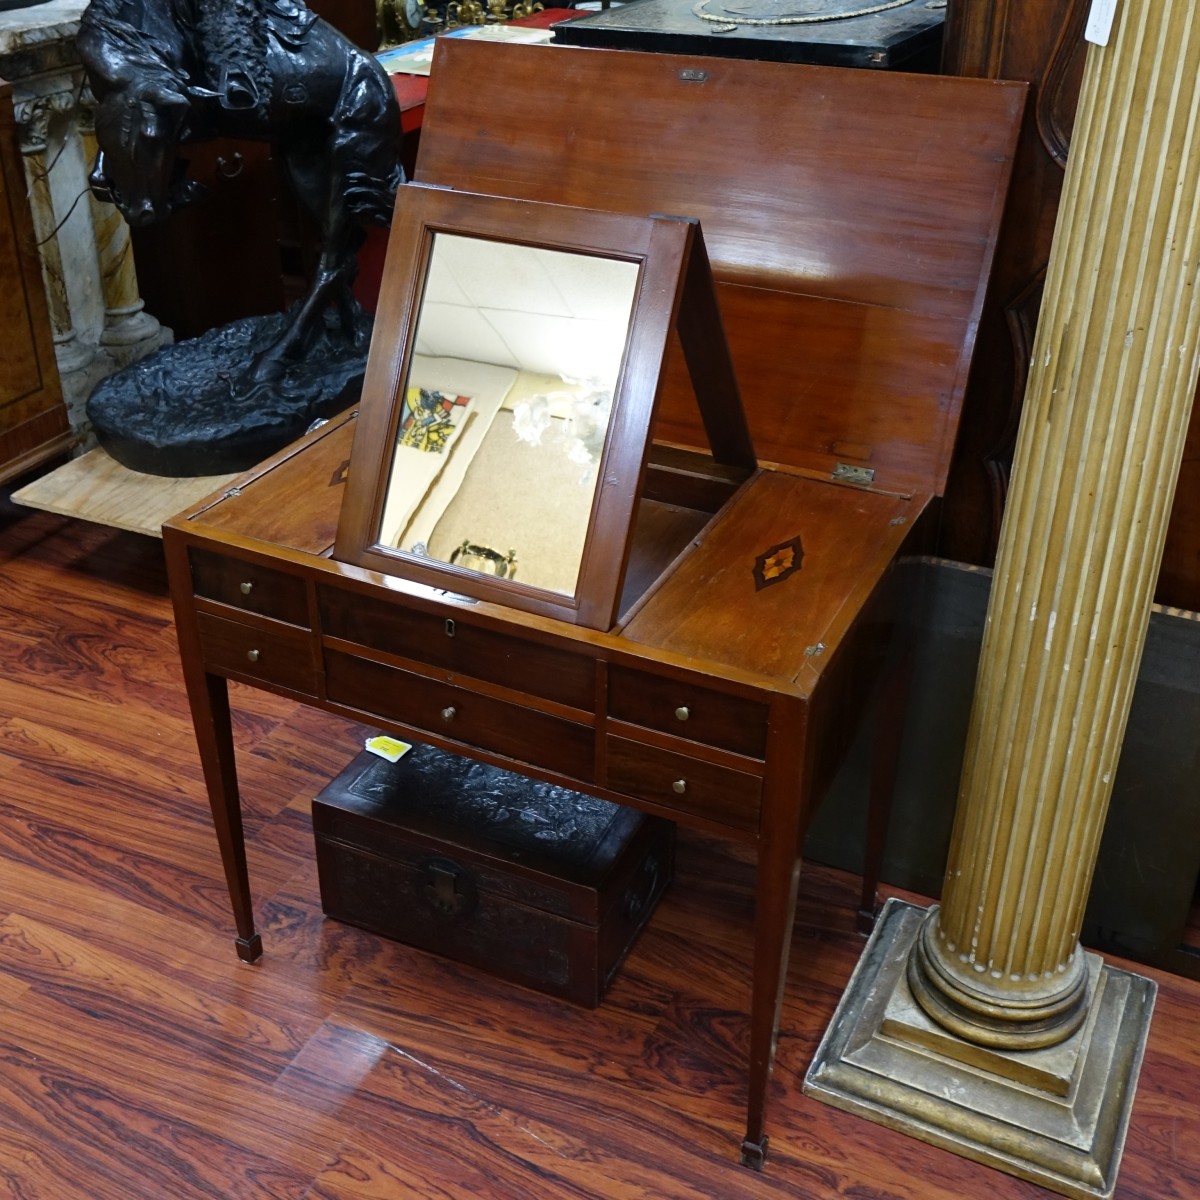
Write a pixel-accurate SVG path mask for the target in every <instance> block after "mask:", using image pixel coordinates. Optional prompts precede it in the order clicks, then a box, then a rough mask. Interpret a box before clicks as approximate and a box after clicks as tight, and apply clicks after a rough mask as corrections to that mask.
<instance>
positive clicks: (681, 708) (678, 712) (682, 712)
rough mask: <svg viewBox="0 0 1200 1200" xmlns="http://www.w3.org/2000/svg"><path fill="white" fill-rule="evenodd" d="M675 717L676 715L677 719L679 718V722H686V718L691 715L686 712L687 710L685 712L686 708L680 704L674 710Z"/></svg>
mask: <svg viewBox="0 0 1200 1200" xmlns="http://www.w3.org/2000/svg"><path fill="white" fill-rule="evenodd" d="M675 715H676V716H677V717H678V718H679V719H680V720H681V721H686V720H687V719H688V717H690V716H691V715H692V714H691V713H690V712H688V710H687V706H686V705H684V704H681V705H680V706H679V707H678V708H677V709H676V710H675Z"/></svg>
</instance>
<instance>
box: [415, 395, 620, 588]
mask: <svg viewBox="0 0 1200 1200" xmlns="http://www.w3.org/2000/svg"><path fill="white" fill-rule="evenodd" d="M551 424H552V428H550V429H547V430H546V432H545V433H544V434H543V435H542V443H541V444H540V445H538V446H531V445H529V443H528V442H523V441H521V440H520V439H519V438H518V437H517V435H516V434H515V433H514V432H513V415H512V413H511V412H508V411H504V412H501V413H499V414H498V415H497V417H496V419H495V421H494V422H493V423H492V427H491V429H490V430H489V431H488V435H487V437H485V438H484V439H483V442H482V444H481V445H480V447H479V450H478V452H477V453H476V455H475V459H474V461H473V462H472V464H471V470H470V471H469V472H467V476H466V478H465V479H464V481H463V484H462V486H461V487H460V488H459V490H458V494H457V495H456V496H455V498H454V499H453V500H452V501H451V502H450V503H449V504H448V505H447V506H446V511H445V512H444V513H443V515H442V518H441V520H440V521H438V523H437V526H436V527H435V528H434V531H433V536H432V537H431V538H430V540H429V553H430V554H431V555H432V556H433V557H434V558H438V559H441V560H442V561H446V560H448V559H449V557H450V554H451V553H452V552H453V550H454V549H455V547H457V546H460V545H461V544H462V543H463V542H464V541H470V542H473V543H474V544H475V545H477V546H489V547H491V549H493V550H497V551H499V552H500V553H501V554H507V553H508V552H509V550H515V551H516V553H517V571H516V578H517V580H518V581H520V582H521V583H528V584H530V585H531V586H533V587H540V588H547V589H549V590H550V591H554V592H562V593H565V594H566V595H573V594H574V592H575V582H576V579H577V577H578V575H579V560H580V557H581V556H582V554H583V542H584V538H585V536H586V535H587V526H588V518H589V517H590V516H591V510H592V496H593V494H594V492H595V487H596V472H597V467H598V464H597V463H591V464H589V465H587V466H580V465H579V464H578V463H574V462H572V461H571V460H570V459H569V458H568V457H567V453H566V446H567V442H566V439H565V438H564V437H563V436H562V433H561V429H562V426H563V424H564V422H563V421H562V420H559V419H557V418H556V419H555V420H554V421H553V422H552V423H551Z"/></svg>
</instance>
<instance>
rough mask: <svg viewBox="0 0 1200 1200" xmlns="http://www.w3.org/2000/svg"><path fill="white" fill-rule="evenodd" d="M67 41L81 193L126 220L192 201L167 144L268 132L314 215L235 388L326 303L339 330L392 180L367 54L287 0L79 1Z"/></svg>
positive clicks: (384, 83)
mask: <svg viewBox="0 0 1200 1200" xmlns="http://www.w3.org/2000/svg"><path fill="white" fill-rule="evenodd" d="M77 45H78V49H79V53H80V57H81V59H82V61H83V64H84V67H85V69H86V71H87V75H88V79H89V82H90V84H91V87H92V90H93V92H94V93H95V96H96V99H97V102H98V106H97V111H96V139H97V143H98V145H99V147H100V153H99V155H98V158H97V162H96V165H95V168H94V169H93V172H92V185H93V190H95V191H96V192H97V193H98V194H99V195H101V196H103V197H104V198H106V199H111V200H112V201H113V202H114V203H115V204H116V205H117V207H118V208H119V209H120V211H121V212H122V214H123V215H124V216H125V218H126V219H127V220H128V222H129V224H130V225H131V226H134V227H137V226H140V225H145V224H147V223H149V222H151V221H157V220H160V219H162V218H163V217H166V216H168V215H169V214H170V213H171V212H172V211H174V210H175V209H177V208H179V207H181V206H182V205H185V204H189V203H192V202H193V201H195V200H196V199H198V198H199V196H200V195H201V194H202V192H203V189H202V188H201V187H200V186H199V185H198V184H196V183H195V182H194V181H191V180H188V179H186V178H185V177H184V175H183V172H182V171H181V166H182V163H181V160H180V159H179V158H178V156H177V150H178V148H179V147H180V146H182V145H183V144H185V143H188V142H194V141H200V140H205V139H209V138H213V137H216V136H222V135H223V136H230V137H237V138H249V139H267V140H269V141H271V142H272V143H273V147H274V152H275V154H276V155H277V156H278V157H279V159H280V160H281V161H282V163H283V165H284V168H285V169H286V171H287V174H288V177H289V180H290V182H291V185H292V187H293V188H294V190H295V192H296V195H297V197H298V198H299V200H300V202H301V203H302V204H303V205H304V207H305V208H306V209H307V210H308V211H309V212H310V213H311V214H312V216H313V217H314V219H315V220H316V222H317V225H318V228H319V232H320V239H321V254H320V260H319V263H318V265H317V269H316V272H315V275H314V278H313V281H312V284H311V286H310V288H309V290H308V293H307V294H306V296H305V297H304V299H303V301H302V302H301V303H300V304H299V305H298V307H297V308H296V310H295V311H294V313H293V314H292V315H291V316H290V317H289V319H288V321H287V323H286V324H285V326H284V327H283V329H282V331H281V332H280V333H279V334H278V335H277V336H276V337H275V340H274V341H273V343H272V344H271V345H269V346H267V347H265V348H263V349H260V350H259V351H258V352H257V353H256V355H255V356H254V361H253V363H252V364H250V365H249V368H248V370H247V372H246V375H245V386H247V387H250V388H254V387H256V386H258V385H262V384H267V383H270V382H272V381H275V380H278V379H279V378H280V377H281V376H282V375H283V374H284V373H285V371H287V370H288V369H289V367H290V366H292V365H294V364H295V363H297V362H298V361H300V360H302V359H303V358H304V355H305V353H306V352H307V351H308V350H309V349H310V347H311V345H312V343H313V339H314V337H315V336H316V333H317V331H318V329H319V327H320V326H321V325H322V323H323V322H324V321H325V314H326V310H327V309H329V307H330V306H331V305H333V306H334V308H335V310H336V311H337V312H338V313H339V314H340V316H341V322H342V325H343V327H344V328H346V329H351V328H352V327H353V321H352V313H353V308H354V302H353V299H352V295H351V291H350V286H351V284H352V282H353V279H354V275H355V271H356V261H355V254H356V251H357V249H358V247H359V246H360V245H361V243H362V240H363V238H364V237H365V230H364V225H365V224H369V223H370V224H380V225H387V224H388V223H389V222H390V220H391V214H392V207H393V205H394V202H395V196H396V189H397V187H398V186H399V184H401V183H402V182H403V181H404V173H403V170H402V168H401V166H400V138H401V132H400V114H399V109H398V106H397V103H396V99H395V95H394V93H393V91H392V87H391V84H390V81H389V80H388V77H387V75H386V74H385V72H384V71H383V69H382V68H381V67H380V66H379V64H378V62H377V61H376V60H375V58H374V57H373V56H372V55H370V54H367V53H365V52H363V51H362V50H359V49H358V48H357V47H355V46H354V45H353V44H352V43H350V42H349V41H347V39H346V38H344V37H343V36H342V35H341V34H340V33H338V32H337V31H336V30H334V29H333V28H332V27H330V26H329V25H327V24H326V23H325V22H324V21H322V20H320V19H318V18H317V17H316V16H315V15H314V14H313V13H312V12H310V11H309V10H308V9H307V8H306V7H305V6H304V5H303V4H302V3H300V2H299V0H91V3H90V4H89V6H88V7H87V9H86V10H85V11H84V13H83V17H82V20H81V23H80V30H79V35H78V39H77ZM357 336H359V337H360V338H361V337H362V335H361V334H359V335H357Z"/></svg>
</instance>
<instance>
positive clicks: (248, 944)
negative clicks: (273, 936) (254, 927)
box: [233, 933, 262, 963]
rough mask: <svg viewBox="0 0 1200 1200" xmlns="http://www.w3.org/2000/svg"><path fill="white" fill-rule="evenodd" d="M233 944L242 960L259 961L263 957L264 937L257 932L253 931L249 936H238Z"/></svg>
mask: <svg viewBox="0 0 1200 1200" xmlns="http://www.w3.org/2000/svg"><path fill="white" fill-rule="evenodd" d="M233 944H234V945H235V946H236V947H237V956H238V958H240V959H241V960H242V962H248V963H252V962H257V961H258V959H260V958H262V938H261V937H259V936H258V934H257V933H252V934H251V935H250V936H249V937H248V938H238V939H237V940H236V941H235V942H234V943H233Z"/></svg>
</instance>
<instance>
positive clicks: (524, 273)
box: [331, 183, 754, 629]
mask: <svg viewBox="0 0 1200 1200" xmlns="http://www.w3.org/2000/svg"><path fill="white" fill-rule="evenodd" d="M673 329H674V330H677V332H678V336H679V340H680V342H681V344H682V346H683V351H684V357H685V358H686V359H687V361H688V374H689V376H690V378H691V381H692V385H693V387H694V389H695V390H696V398H697V400H698V401H701V409H702V415H703V416H704V423H705V429H706V432H708V435H709V437H710V439H711V438H712V437H714V436H716V437H717V438H718V440H719V442H720V444H721V445H722V446H723V447H724V446H727V445H728V446H734V447H735V450H734V457H733V458H729V457H728V456H726V457H723V458H721V459H720V461H722V462H731V461H740V459H745V464H744V465H745V468H746V470H747V471H749V470H752V469H753V466H754V458H753V451H752V448H751V447H750V445H749V440H748V434H747V433H746V431H745V426H744V418H743V415H742V410H741V405H740V402H739V399H738V395H737V388H736V383H735V382H734V379H733V372H732V366H731V363H730V361H729V356H728V348H727V345H726V342H725V337H724V330H723V329H722V327H721V323H720V315H719V312H718V309H717V303H716V294H715V291H714V290H713V284H712V277H711V273H710V272H709V268H708V258H707V255H706V253H705V250H704V241H703V237H702V235H701V233H700V227H699V225H698V224H697V223H696V222H695V221H690V220H686V219H684V218H681V217H669V216H652V217H647V216H631V215H629V214H625V213H615V212H603V211H599V210H596V209H584V208H575V207H572V206H569V205H562V204H538V203H535V202H532V201H528V200H516V199H512V198H507V197H501V196H486V195H480V194H477V193H470V192H458V191H455V190H453V189H452V188H448V187H437V186H432V185H425V184H414V183H410V184H406V185H405V186H404V187H403V188H401V189H400V194H399V196H398V197H397V202H396V213H395V218H394V219H393V222H392V231H391V234H390V235H389V240H388V251H387V258H386V261H385V264H384V272H383V284H382V287H381V289H380V294H379V308H378V311H377V312H376V315H375V329H374V333H373V335H372V340H371V351H370V354H369V355H368V357H367V371H366V376H365V378H364V381H363V390H362V398H361V401H360V403H359V413H358V423H357V426H356V428H355V431H354V444H353V447H352V448H351V452H350V462H349V468H348V470H347V471H346V472H345V475H344V480H345V495H344V499H343V502H342V508H341V513H340V515H339V518H338V527H337V538H336V540H335V542H334V546H333V555H334V557H335V558H336V559H337V560H338V561H340V562H342V563H345V564H347V565H348V566H351V567H359V568H365V569H368V570H373V571H378V572H380V573H381V574H383V575H385V576H388V577H391V578H392V579H393V580H395V581H396V585H397V586H403V587H414V588H430V589H434V590H435V591H436V592H437V593H438V595H437V597H436V598H434V597H431V599H436V602H437V603H442V602H443V601H444V600H445V599H446V598H450V599H452V600H453V601H454V603H469V602H475V601H487V602H489V603H493V604H500V605H504V606H506V607H508V608H515V609H520V610H522V611H524V612H527V613H532V614H536V615H538V616H542V617H551V618H557V619H560V620H565V621H571V622H573V623H575V624H578V625H585V626H589V627H591V628H593V629H608V628H610V627H611V626H612V623H613V621H614V620H615V618H616V612H617V607H618V604H619V602H620V598H621V589H622V586H623V583H624V580H625V576H626V574H627V571H628V568H629V562H630V556H631V553H632V547H633V543H634V533H635V516H636V514H637V512H638V510H639V504H640V497H641V495H642V490H643V483H644V480H645V476H646V472H647V466H646V463H647V454H648V448H649V445H650V425H651V421H652V419H653V416H654V409H655V405H656V403H657V401H658V394H659V390H660V388H661V387H662V386H663V363H664V359H665V357H666V352H667V345H668V340H669V338H670V337H671V334H672V330H673ZM739 447H740V448H741V449H738V448H739ZM723 453H724V451H723ZM739 456H740V459H739ZM684 474H685V475H686V472H685V473H684ZM689 478H690V476H689ZM341 479H342V475H341V473H340V472H338V473H335V475H334V477H333V480H332V482H331V486H339V485H340V481H341Z"/></svg>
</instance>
